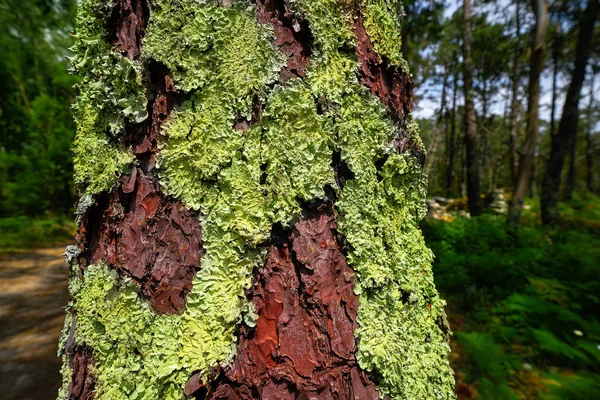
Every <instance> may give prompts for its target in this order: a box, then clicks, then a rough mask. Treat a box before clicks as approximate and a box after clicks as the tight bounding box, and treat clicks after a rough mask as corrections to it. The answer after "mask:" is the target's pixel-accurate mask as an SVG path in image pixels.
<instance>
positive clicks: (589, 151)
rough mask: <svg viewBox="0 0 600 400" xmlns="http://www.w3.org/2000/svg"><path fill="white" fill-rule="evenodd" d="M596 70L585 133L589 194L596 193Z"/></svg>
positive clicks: (591, 87)
mask: <svg viewBox="0 0 600 400" xmlns="http://www.w3.org/2000/svg"><path fill="white" fill-rule="evenodd" d="M594 72H595V71H594V70H593V69H592V76H591V77H590V103H589V104H588V110H587V130H586V132H585V166H586V175H585V187H586V189H587V191H588V192H590V193H592V192H593V191H594V141H593V139H592V126H593V124H594V120H593V115H594V113H593V112H594V78H595V76H594Z"/></svg>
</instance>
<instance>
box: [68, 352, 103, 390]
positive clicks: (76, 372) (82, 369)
mask: <svg viewBox="0 0 600 400" xmlns="http://www.w3.org/2000/svg"><path fill="white" fill-rule="evenodd" d="M93 364H94V356H93V355H92V352H91V350H90V349H87V348H81V349H78V351H77V352H76V353H75V356H74V357H73V360H72V366H71V367H72V368H73V374H72V378H71V384H70V385H69V393H68V395H69V399H78V400H93V399H94V396H95V395H96V393H95V391H94V389H95V387H96V380H97V378H96V375H95V374H94V373H91V372H90V366H91V365H93Z"/></svg>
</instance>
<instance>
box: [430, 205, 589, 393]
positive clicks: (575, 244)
mask: <svg viewBox="0 0 600 400" xmlns="http://www.w3.org/2000/svg"><path fill="white" fill-rule="evenodd" d="M599 206H600V201H598V199H597V198H587V199H575V200H573V201H571V202H568V203H564V204H561V205H560V210H561V216H562V222H561V224H560V225H559V226H557V227H554V228H545V227H542V226H541V225H539V223H538V222H535V221H537V218H539V214H538V208H537V206H536V205H535V204H533V203H531V204H529V210H528V211H526V213H525V215H524V219H523V221H524V226H522V227H521V230H520V235H519V237H518V238H517V239H515V238H512V237H510V236H508V235H507V234H506V231H505V227H504V225H505V219H504V217H503V216H497V215H484V216H481V217H478V218H471V219H467V218H461V217H459V218H457V219H455V220H454V221H452V222H442V221H426V222H425V223H424V224H423V229H424V235H425V238H426V240H427V244H428V245H429V246H430V247H431V248H432V250H433V252H434V253H435V254H436V261H435V264H434V273H435V280H436V285H437V287H438V288H439V289H440V291H441V292H442V293H444V294H445V296H446V298H448V301H449V302H450V303H451V305H452V309H453V314H455V315H454V318H452V317H451V324H452V321H459V322H458V326H457V325H456V324H455V325H452V328H453V330H454V331H455V332H456V338H457V343H458V351H459V352H462V353H464V355H463V357H461V358H464V359H465V360H466V361H464V362H463V363H464V369H465V371H463V372H464V373H465V374H466V375H465V377H464V378H463V382H464V383H467V384H469V385H472V386H474V387H476V388H477V393H478V398H482V399H495V398H498V399H503V398H516V397H515V396H517V395H519V394H520V393H524V392H525V390H526V388H527V386H532V385H533V386H535V387H537V396H538V398H541V399H546V398H547V399H557V398H561V399H587V398H598V397H599V396H600V379H599V378H598V372H600V322H599V319H598V315H600V296H599V295H598V294H599V293H600V282H599V281H598V275H599V273H600V229H599V226H600V225H599V223H600V214H599V213H598V207H599ZM536 217H537V218H536ZM459 316H460V317H459ZM461 365H463V364H461ZM502 393H504V394H502ZM511 396H512V397H511Z"/></svg>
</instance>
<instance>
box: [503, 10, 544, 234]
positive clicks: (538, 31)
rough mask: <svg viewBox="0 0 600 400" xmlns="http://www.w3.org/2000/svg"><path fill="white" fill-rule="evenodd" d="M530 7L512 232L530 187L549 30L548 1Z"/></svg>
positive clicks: (510, 221) (510, 223)
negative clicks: (530, 30)
mask: <svg viewBox="0 0 600 400" xmlns="http://www.w3.org/2000/svg"><path fill="white" fill-rule="evenodd" d="M532 8H533V10H534V15H535V26H534V28H533V44H532V46H531V62H530V67H529V87H528V90H527V91H528V93H527V136H526V138H525V143H524V144H523V150H522V152H521V157H520V160H519V170H518V173H517V179H516V181H515V187H514V191H513V195H512V199H511V202H510V206H509V208H508V215H507V224H508V228H509V231H511V232H513V233H516V232H517V231H518V229H519V223H520V220H521V213H522V212H523V204H524V203H525V196H527V192H528V190H529V187H530V181H531V174H532V172H533V164H534V161H535V148H536V146H537V140H538V134H539V107H540V75H541V73H542V70H543V69H544V56H545V53H546V36H547V33H548V5H547V4H546V2H545V0H533V1H532Z"/></svg>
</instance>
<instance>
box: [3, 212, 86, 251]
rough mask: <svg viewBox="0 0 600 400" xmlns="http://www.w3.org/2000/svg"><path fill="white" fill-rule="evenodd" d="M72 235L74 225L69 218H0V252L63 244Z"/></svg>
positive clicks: (70, 238)
mask: <svg viewBox="0 0 600 400" xmlns="http://www.w3.org/2000/svg"><path fill="white" fill-rule="evenodd" d="M74 235H75V224H74V223H73V222H72V220H71V219H70V218H68V219H67V218H62V217H54V216H45V217H40V218H31V217H26V216H19V217H5V218H0V252H5V251H13V250H19V249H27V248H31V247H44V246H51V245H56V244H63V243H66V242H69V241H71V240H73V236H74Z"/></svg>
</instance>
